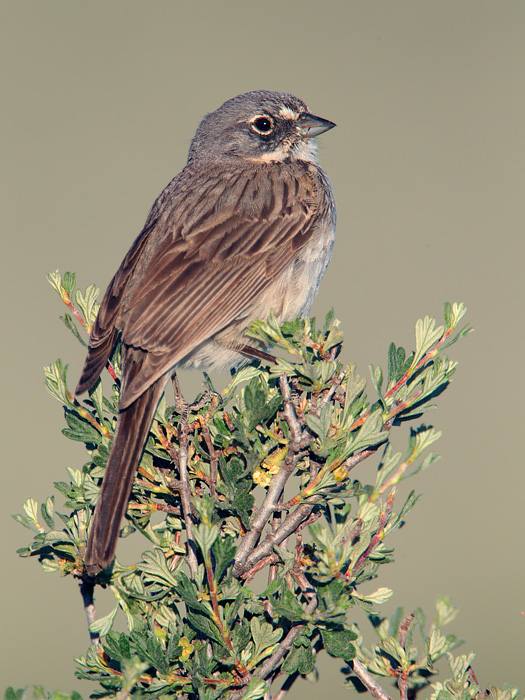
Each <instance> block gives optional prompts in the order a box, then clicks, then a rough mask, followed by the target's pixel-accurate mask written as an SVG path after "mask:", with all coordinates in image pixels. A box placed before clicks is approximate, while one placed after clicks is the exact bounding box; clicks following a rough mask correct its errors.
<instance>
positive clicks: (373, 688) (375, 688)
mask: <svg viewBox="0 0 525 700" xmlns="http://www.w3.org/2000/svg"><path fill="white" fill-rule="evenodd" d="M351 664H352V668H353V671H354V673H355V675H356V676H357V677H358V678H359V680H360V681H361V683H362V684H363V685H364V686H365V688H366V689H367V690H368V692H369V693H370V694H371V695H373V696H374V697H375V698H377V699H378V700H392V698H391V697H390V695H389V694H388V693H387V692H386V690H384V689H383V688H382V687H381V686H380V685H379V683H378V682H377V681H375V680H374V679H373V678H372V676H371V675H370V673H369V672H368V671H367V670H366V668H365V667H364V666H363V664H362V663H361V662H360V661H359V659H354V660H353V661H352V662H351Z"/></svg>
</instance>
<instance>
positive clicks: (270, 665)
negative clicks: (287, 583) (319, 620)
mask: <svg viewBox="0 0 525 700" xmlns="http://www.w3.org/2000/svg"><path fill="white" fill-rule="evenodd" d="M316 607H317V596H314V597H313V598H312V599H311V600H310V602H309V603H308V605H307V606H306V610H305V612H306V614H307V615H311V614H312V613H313V612H314V610H315V609H316ZM305 627H306V622H302V623H300V624H298V625H294V626H293V627H292V629H291V630H290V631H289V632H288V634H287V635H286V637H285V638H284V639H283V641H282V642H281V643H280V644H279V646H278V647H277V649H276V650H275V651H274V652H273V654H272V655H271V656H270V657H269V658H268V659H266V661H265V662H264V663H263V665H262V666H261V667H260V669H259V670H258V671H257V676H258V677H259V678H262V679H263V680H266V679H267V678H268V676H270V675H271V674H272V673H273V671H274V670H275V669H276V668H277V666H279V664H280V663H281V661H282V660H283V659H284V657H285V655H286V654H287V652H288V651H289V650H290V649H291V648H292V644H293V643H294V641H295V640H296V639H297V637H298V636H299V635H300V634H301V632H302V631H303V629H304V628H305Z"/></svg>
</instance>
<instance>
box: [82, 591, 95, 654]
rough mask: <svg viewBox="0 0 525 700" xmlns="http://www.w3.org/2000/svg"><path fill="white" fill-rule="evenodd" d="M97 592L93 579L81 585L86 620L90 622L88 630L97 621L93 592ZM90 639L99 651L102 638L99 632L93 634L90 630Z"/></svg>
mask: <svg viewBox="0 0 525 700" xmlns="http://www.w3.org/2000/svg"><path fill="white" fill-rule="evenodd" d="M94 590H95V584H94V583H93V580H92V579H86V580H85V581H82V583H81V584H80V594H81V596H82V601H83V603H84V611H85V613H86V618H87V622H88V629H89V628H90V627H91V625H92V623H93V622H95V620H96V619H97V613H96V610H95V599H94V597H93V591H94ZM89 638H90V639H91V644H93V646H94V647H96V648H97V649H98V648H99V646H100V636H99V633H98V632H92V631H91V630H90V629H89Z"/></svg>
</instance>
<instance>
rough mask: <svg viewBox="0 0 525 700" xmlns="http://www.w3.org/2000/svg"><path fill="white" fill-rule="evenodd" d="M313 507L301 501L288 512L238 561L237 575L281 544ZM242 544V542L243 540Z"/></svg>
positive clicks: (310, 512)
mask: <svg viewBox="0 0 525 700" xmlns="http://www.w3.org/2000/svg"><path fill="white" fill-rule="evenodd" d="M279 474H280V472H279ZM277 476H278V475H277ZM272 483H273V482H272ZM314 508H315V505H311V504H309V503H303V504H301V505H300V506H298V507H297V508H296V509H295V510H294V511H293V513H289V514H288V515H287V516H286V518H285V520H284V523H283V524H282V525H281V526H280V527H279V528H278V529H277V530H276V531H275V532H273V533H270V534H268V536H267V537H266V539H265V540H264V541H263V542H261V544H259V545H258V546H257V547H255V548H254V550H253V551H252V553H251V554H250V555H249V556H247V557H246V560H245V561H244V562H239V566H238V572H239V573H238V574H237V575H242V573H243V572H244V571H248V570H249V569H251V568H252V567H253V566H255V565H256V564H257V563H258V562H259V561H260V560H261V559H264V557H266V556H268V555H269V554H270V553H271V552H272V551H273V548H274V546H275V545H278V544H281V542H282V541H283V540H285V539H286V538H287V537H289V536H290V535H291V534H292V533H293V532H294V531H295V530H296V529H297V528H298V527H299V526H300V525H302V523H303V522H304V521H305V520H307V519H308V518H309V517H310V515H311V514H312V511H313V509H314ZM242 544H244V540H243V543H242ZM242 544H241V546H242ZM239 549H240V548H239ZM234 573H235V569H234Z"/></svg>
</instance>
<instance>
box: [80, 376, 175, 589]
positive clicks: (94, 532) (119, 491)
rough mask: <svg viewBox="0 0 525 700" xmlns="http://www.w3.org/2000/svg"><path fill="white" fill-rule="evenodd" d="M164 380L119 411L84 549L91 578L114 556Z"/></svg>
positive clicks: (159, 380)
mask: <svg viewBox="0 0 525 700" xmlns="http://www.w3.org/2000/svg"><path fill="white" fill-rule="evenodd" d="M166 380H167V376H166V375H164V376H162V377H161V378H160V379H158V380H157V381H156V382H155V383H154V384H152V385H151V386H150V387H149V388H148V389H146V391H145V392H144V393H143V394H142V395H141V396H139V398H138V399H137V400H136V401H134V402H133V403H132V404H131V405H130V406H128V408H126V409H125V410H123V411H121V412H120V415H119V418H118V423H117V429H116V430H115V436H114V438H113V444H112V446H111V452H110V455H109V460H108V465H107V467H106V473H105V474H104V480H103V482H102V488H101V490H100V495H99V498H98V501H97V506H96V508H95V515H94V517H93V521H92V523H91V530H90V533H89V539H88V543H87V547H86V554H85V558H84V564H85V568H86V571H87V573H88V574H89V575H90V576H94V575H95V574H97V573H98V572H99V571H101V570H102V569H105V568H107V567H108V566H109V565H110V564H111V562H112V561H113V557H114V556H115V549H116V546H117V541H118V537H119V531H120V523H121V521H122V517H123V515H124V513H125V512H126V508H127V505H128V500H129V495H130V493H131V486H132V484H133V480H134V478H135V473H136V471H137V466H138V463H139V460H140V456H141V454H142V450H143V449H144V444H145V442H146V439H147V437H148V432H149V429H150V427H151V423H152V421H153V417H154V415H155V411H156V409H157V404H158V403H159V400H160V397H161V396H162V392H163V390H164V386H165V384H166Z"/></svg>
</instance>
